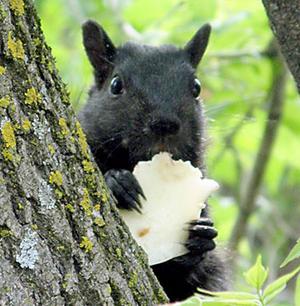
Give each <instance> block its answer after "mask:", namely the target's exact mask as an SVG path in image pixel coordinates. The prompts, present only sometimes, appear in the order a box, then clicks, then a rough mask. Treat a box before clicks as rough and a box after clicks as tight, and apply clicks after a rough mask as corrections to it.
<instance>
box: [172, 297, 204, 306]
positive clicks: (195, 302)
mask: <svg viewBox="0 0 300 306" xmlns="http://www.w3.org/2000/svg"><path fill="white" fill-rule="evenodd" d="M178 306H202V301H201V300H200V299H199V298H197V297H196V296H193V297H191V298H189V299H187V300H185V301H184V302H181V303H180V304H178Z"/></svg>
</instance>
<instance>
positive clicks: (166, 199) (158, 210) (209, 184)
mask: <svg viewBox="0 0 300 306" xmlns="http://www.w3.org/2000/svg"><path fill="white" fill-rule="evenodd" d="M133 174H134V176H135V177H136V178H137V180H138V182H139V183H140V185H141V187H142V189H143V191H144V194H145V197H146V200H145V199H143V198H141V203H142V208H141V212H142V214H139V213H138V212H137V211H133V210H132V211H130V210H120V213H121V215H122V217H123V219H124V220H125V222H126V224H127V225H128V227H129V229H130V231H131V233H132V235H133V237H134V238H135V239H136V241H137V242H138V244H139V245H140V246H142V247H143V249H144V250H145V251H146V253H147V254H148V257H149V264H150V265H154V264H158V263H161V262H165V261H167V260H169V259H171V258H174V257H177V256H180V255H183V254H186V253H187V252H188V251H187V249H186V248H185V246H184V243H185V241H187V238H188V223H189V222H190V221H191V220H194V219H197V218H198V217H199V215H200V213H201V210H202V209H203V208H204V207H205V204H204V203H205V201H206V199H207V198H208V196H209V195H210V194H211V193H212V192H213V191H215V190H216V189H218V184H217V183H216V182H215V181H213V180H210V179H206V178H203V177H202V173H201V171H200V170H199V168H195V167H193V166H192V165H191V163H190V162H189V161H186V162H183V161H182V160H178V161H175V160H173V159H172V157H171V155H170V154H169V153H166V152H162V153H159V154H157V155H155V156H154V157H153V158H152V160H151V161H147V162H139V163H138V164H137V166H136V167H135V168H134V171H133Z"/></svg>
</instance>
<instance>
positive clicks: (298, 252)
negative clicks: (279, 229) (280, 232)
mask: <svg viewBox="0 0 300 306" xmlns="http://www.w3.org/2000/svg"><path fill="white" fill-rule="evenodd" d="M298 257H300V239H299V240H298V241H297V243H296V245H295V246H294V247H293V248H292V250H291V251H290V253H289V255H288V256H287V257H286V259H285V260H284V261H283V263H282V264H281V265H280V268H282V267H284V266H286V265H287V264H288V263H289V262H291V261H292V260H294V259H296V258H298Z"/></svg>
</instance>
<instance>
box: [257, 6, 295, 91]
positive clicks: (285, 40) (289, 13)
mask: <svg viewBox="0 0 300 306" xmlns="http://www.w3.org/2000/svg"><path fill="white" fill-rule="evenodd" d="M262 2H263V4H264V6H265V9H266V13H267V15H268V17H269V20H270V25H271V28H272V30H273V33H274V35H275V37H276V38H277V40H278V43H279V45H280V49H281V52H282V54H283V56H284V57H285V60H286V62H287V64H288V67H289V69H290V71H291V73H292V75H293V76H294V79H295V81H296V83H297V88H298V92H299V93H300V1H299V0H298V1H283V0H262Z"/></svg>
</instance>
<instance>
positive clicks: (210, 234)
mask: <svg viewBox="0 0 300 306" xmlns="http://www.w3.org/2000/svg"><path fill="white" fill-rule="evenodd" d="M213 226H214V224H213V222H212V221H211V220H210V219H209V218H200V219H198V220H195V221H192V222H191V223H190V228H189V238H188V240H187V242H186V243H185V246H186V248H187V249H188V250H189V251H190V252H192V253H196V254H201V255H203V254H205V253H206V252H208V251H212V250H213V249H214V248H215V247H216V244H215V242H214V240H213V239H214V238H215V237H217V235H218V232H217V230H216V229H215V228H214V227H213Z"/></svg>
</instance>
